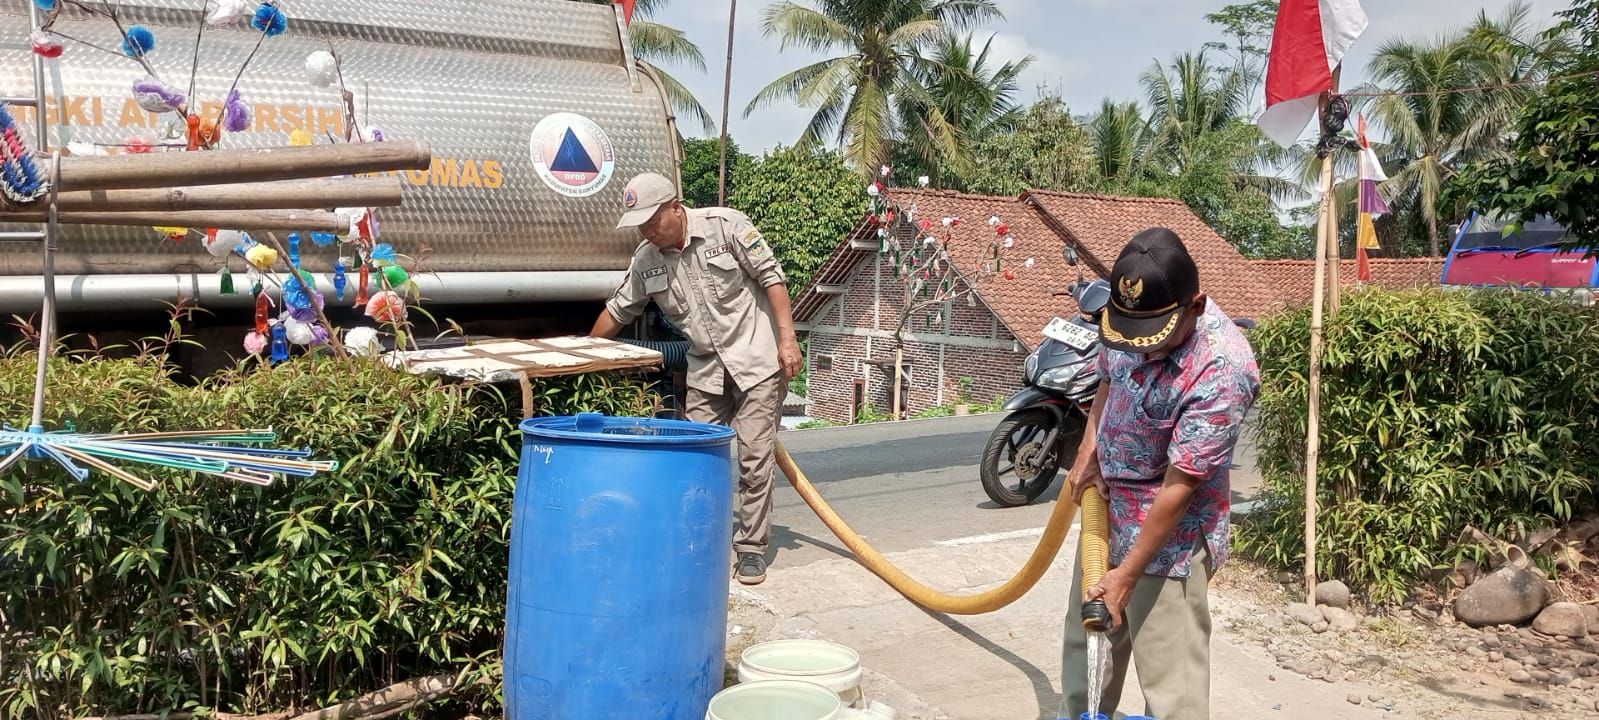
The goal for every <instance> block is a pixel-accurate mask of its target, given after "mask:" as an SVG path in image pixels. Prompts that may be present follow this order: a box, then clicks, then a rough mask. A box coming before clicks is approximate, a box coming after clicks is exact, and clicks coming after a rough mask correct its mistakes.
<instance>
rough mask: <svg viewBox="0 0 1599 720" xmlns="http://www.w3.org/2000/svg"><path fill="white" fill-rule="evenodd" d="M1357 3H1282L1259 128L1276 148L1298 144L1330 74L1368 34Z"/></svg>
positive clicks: (1309, 0)
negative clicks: (1356, 42)
mask: <svg viewBox="0 0 1599 720" xmlns="http://www.w3.org/2000/svg"><path fill="white" fill-rule="evenodd" d="M1366 24H1367V21H1366V11H1365V10H1362V9H1361V7H1360V0H1282V3H1281V5H1279V6H1278V9H1277V31H1276V33H1275V34H1274V35H1273V36H1272V40H1271V58H1270V60H1269V61H1268V63H1267V67H1266V112H1265V113H1264V114H1262V115H1261V116H1260V129H1261V131H1262V132H1264V133H1266V136H1267V137H1269V138H1271V139H1272V140H1273V141H1275V142H1276V143H1277V144H1278V145H1281V146H1283V147H1288V146H1290V145H1293V144H1294V141H1295V140H1298V139H1299V136H1300V134H1301V133H1303V132H1304V131H1305V126H1306V125H1308V124H1310V121H1311V120H1313V119H1315V117H1316V109H1317V106H1318V104H1319V101H1320V98H1321V94H1322V93H1324V92H1327V91H1328V90H1331V89H1332V83H1333V78H1332V75H1333V69H1335V68H1337V67H1338V64H1339V63H1341V62H1343V61H1344V53H1346V52H1348V51H1349V48H1350V47H1351V46H1353V45H1354V44H1355V40H1357V39H1359V38H1360V35H1361V33H1363V32H1365V31H1366Z"/></svg>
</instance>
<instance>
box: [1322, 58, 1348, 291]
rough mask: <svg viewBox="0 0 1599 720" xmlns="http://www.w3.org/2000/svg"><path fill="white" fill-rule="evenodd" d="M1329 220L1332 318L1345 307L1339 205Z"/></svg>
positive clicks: (1336, 71) (1340, 72) (1338, 69)
mask: <svg viewBox="0 0 1599 720" xmlns="http://www.w3.org/2000/svg"><path fill="white" fill-rule="evenodd" d="M1343 72H1344V66H1342V65H1339V66H1338V67H1335V68H1333V73H1332V92H1334V93H1336V92H1338V81H1339V79H1340V76H1342V75H1343ZM1331 101H1332V98H1331V96H1330V95H1329V97H1328V99H1327V100H1326V101H1324V103H1323V104H1322V112H1323V113H1325V112H1326V108H1327V105H1326V103H1330V102H1331ZM1318 120H1319V119H1318ZM1322 127H1323V132H1325V130H1326V126H1325V125H1323V126H1322ZM1325 162H1327V163H1329V164H1332V163H1333V156H1332V155H1328V156H1327V160H1326V161H1325ZM1335 167H1336V166H1335ZM1334 179H1335V180H1336V179H1337V178H1336V177H1335V178H1334ZM1325 190H1326V191H1327V192H1332V187H1331V186H1328V187H1326V188H1325ZM1328 218H1329V222H1328V223H1327V232H1329V233H1331V235H1330V236H1329V237H1328V238H1327V263H1328V265H1327V285H1328V293H1329V297H1328V299H1327V314H1328V316H1329V317H1330V316H1335V315H1337V314H1338V308H1339V307H1340V306H1342V305H1343V294H1344V282H1343V265H1344V264H1343V250H1342V249H1341V248H1340V247H1339V244H1338V206H1337V205H1334V206H1333V210H1332V214H1331V215H1330V216H1328Z"/></svg>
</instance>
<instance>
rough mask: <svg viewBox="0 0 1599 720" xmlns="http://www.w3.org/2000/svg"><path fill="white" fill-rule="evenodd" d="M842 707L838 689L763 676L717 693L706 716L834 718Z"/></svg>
mask: <svg viewBox="0 0 1599 720" xmlns="http://www.w3.org/2000/svg"><path fill="white" fill-rule="evenodd" d="M843 707H844V703H843V702H841V701H840V700H839V699H838V694H837V693H835V692H833V691H832V690H829V689H827V688H825V687H822V686H820V685H814V684H812V683H808V682H801V681H798V680H762V681H759V682H752V683H740V684H738V685H734V686H733V687H730V688H728V689H726V690H723V691H721V692H719V693H717V694H716V696H715V697H713V698H711V705H710V708H709V709H707V710H706V711H705V720H834V719H835V718H837V717H838V715H839V712H840V711H841V710H842V709H843Z"/></svg>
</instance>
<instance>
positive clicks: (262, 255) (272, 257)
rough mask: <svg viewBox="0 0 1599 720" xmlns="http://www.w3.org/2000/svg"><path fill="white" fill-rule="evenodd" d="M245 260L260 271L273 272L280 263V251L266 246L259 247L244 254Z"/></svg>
mask: <svg viewBox="0 0 1599 720" xmlns="http://www.w3.org/2000/svg"><path fill="white" fill-rule="evenodd" d="M244 259H246V260H249V261H250V264H251V265H254V266H256V268H258V269H260V270H271V269H272V266H273V265H276V264H277V262H278V251H276V250H273V249H272V248H269V247H267V246H265V245H257V246H255V247H253V248H250V250H249V252H246V253H245V254H244Z"/></svg>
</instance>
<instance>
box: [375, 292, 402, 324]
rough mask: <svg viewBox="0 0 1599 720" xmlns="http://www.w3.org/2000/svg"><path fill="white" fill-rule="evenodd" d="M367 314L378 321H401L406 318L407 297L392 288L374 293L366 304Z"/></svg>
mask: <svg viewBox="0 0 1599 720" xmlns="http://www.w3.org/2000/svg"><path fill="white" fill-rule="evenodd" d="M366 316H367V317H369V318H372V319H373V320H376V321H378V322H384V323H397V322H400V321H401V320H404V319H405V298H402V297H400V294H399V293H396V292H394V291H392V290H384V291H382V292H380V293H378V294H376V295H373V296H372V299H371V300H370V301H369V302H367V304H366Z"/></svg>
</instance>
